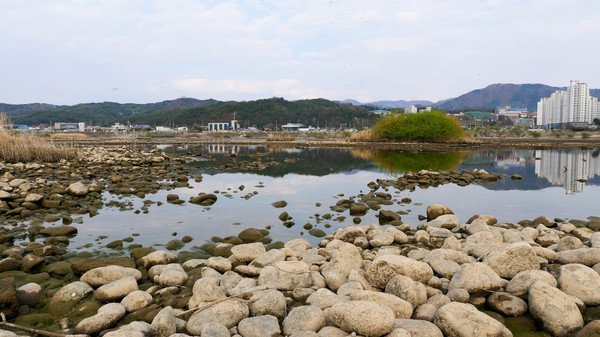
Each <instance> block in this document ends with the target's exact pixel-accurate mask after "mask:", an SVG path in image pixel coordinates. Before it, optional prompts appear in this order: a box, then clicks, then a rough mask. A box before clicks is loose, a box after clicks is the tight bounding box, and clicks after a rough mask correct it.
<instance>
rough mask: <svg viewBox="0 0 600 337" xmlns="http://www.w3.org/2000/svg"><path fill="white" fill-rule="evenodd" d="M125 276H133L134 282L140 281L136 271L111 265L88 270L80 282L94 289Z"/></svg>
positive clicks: (140, 274) (140, 277) (139, 273)
mask: <svg viewBox="0 0 600 337" xmlns="http://www.w3.org/2000/svg"><path fill="white" fill-rule="evenodd" d="M127 276H133V277H134V278H135V280H136V281H140V280H141V279H142V273H141V272H140V271H139V270H137V269H134V268H127V267H122V266H114V265H113V266H106V267H98V268H94V269H92V270H89V271H87V272H85V273H84V274H83V275H82V276H81V278H80V281H82V282H85V283H87V284H89V285H91V286H92V287H95V288H96V287H100V286H103V285H105V284H108V283H110V282H114V281H117V280H120V279H122V278H124V277H127Z"/></svg>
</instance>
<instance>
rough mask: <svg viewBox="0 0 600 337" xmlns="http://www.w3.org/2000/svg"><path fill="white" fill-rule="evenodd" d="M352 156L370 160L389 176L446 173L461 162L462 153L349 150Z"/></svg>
mask: <svg viewBox="0 0 600 337" xmlns="http://www.w3.org/2000/svg"><path fill="white" fill-rule="evenodd" d="M350 152H351V153H352V155H354V156H356V157H358V158H362V159H368V160H372V161H373V162H374V163H375V164H377V166H379V168H380V169H381V170H382V171H384V172H386V173H390V174H397V173H403V172H407V171H411V172H418V171H420V170H434V171H441V170H444V171H447V170H452V169H455V168H456V167H458V165H459V164H460V163H461V162H462V160H463V153H462V152H420V153H412V152H397V151H384V150H364V149H353V150H350Z"/></svg>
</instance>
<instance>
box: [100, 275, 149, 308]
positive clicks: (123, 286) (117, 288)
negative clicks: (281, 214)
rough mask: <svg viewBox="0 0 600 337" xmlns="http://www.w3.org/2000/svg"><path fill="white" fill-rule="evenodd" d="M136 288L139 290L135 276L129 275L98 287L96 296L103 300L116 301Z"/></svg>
mask: <svg viewBox="0 0 600 337" xmlns="http://www.w3.org/2000/svg"><path fill="white" fill-rule="evenodd" d="M136 290H138V285H137V281H136V280H135V277H133V276H127V277H124V278H122V279H120V280H117V281H113V282H111V283H108V284H105V285H103V286H101V287H100V288H98V289H96V291H95V292H94V297H95V298H96V299H97V300H98V301H102V302H108V301H115V300H120V299H122V298H123V297H125V296H127V295H128V294H129V293H131V292H134V291H136Z"/></svg>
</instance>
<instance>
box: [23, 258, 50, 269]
mask: <svg viewBox="0 0 600 337" xmlns="http://www.w3.org/2000/svg"><path fill="white" fill-rule="evenodd" d="M45 264H46V260H45V259H44V258H43V257H41V256H37V255H33V254H29V255H26V256H25V257H24V258H23V259H22V260H21V270H22V271H24V272H32V271H34V270H36V271H37V270H39V268H41V267H42V266H43V265H45Z"/></svg>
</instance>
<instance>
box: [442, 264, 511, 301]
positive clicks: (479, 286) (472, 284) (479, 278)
mask: <svg viewBox="0 0 600 337" xmlns="http://www.w3.org/2000/svg"><path fill="white" fill-rule="evenodd" d="M505 284H506V280H503V279H501V278H500V276H498V274H496V273H495V272H494V271H493V270H492V268H490V267H489V266H488V265H486V264H484V263H481V262H473V263H465V264H463V265H462V266H460V269H459V270H458V271H457V272H456V274H454V276H453V277H452V279H451V280H450V283H449V284H448V290H452V289H457V288H461V289H465V290H466V291H468V292H469V293H470V294H481V293H485V292H486V291H488V290H498V289H502V288H503V287H504V285H505Z"/></svg>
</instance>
